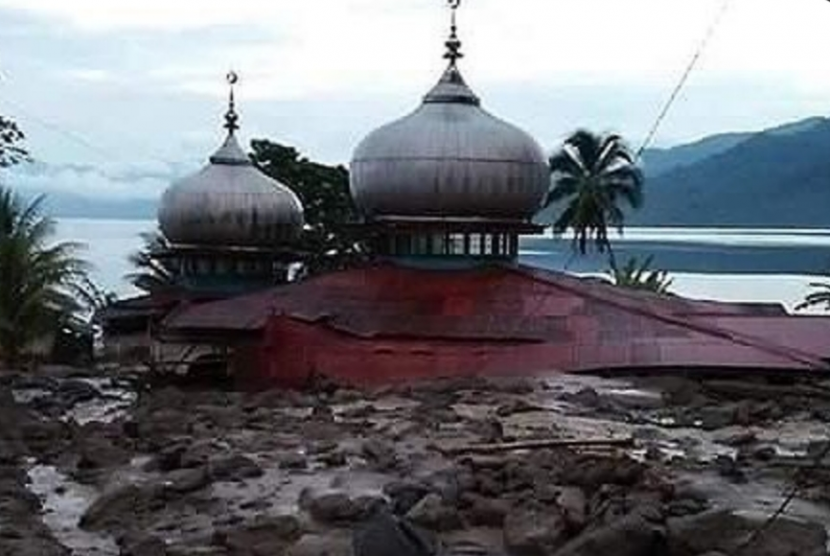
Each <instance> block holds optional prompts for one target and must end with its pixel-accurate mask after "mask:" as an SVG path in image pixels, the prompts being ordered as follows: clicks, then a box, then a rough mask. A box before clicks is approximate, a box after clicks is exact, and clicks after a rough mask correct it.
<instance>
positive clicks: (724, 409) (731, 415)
mask: <svg viewBox="0 0 830 556" xmlns="http://www.w3.org/2000/svg"><path fill="white" fill-rule="evenodd" d="M698 420H699V421H700V427H701V428H702V429H703V430H705V431H714V430H718V429H724V428H726V427H728V426H730V425H732V424H733V423H734V422H735V408H734V407H733V406H729V405H726V406H720V405H717V406H708V407H704V408H703V409H701V410H700V411H699V413H698Z"/></svg>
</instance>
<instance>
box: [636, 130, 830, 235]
mask: <svg viewBox="0 0 830 556" xmlns="http://www.w3.org/2000/svg"><path fill="white" fill-rule="evenodd" d="M724 137H726V139H724ZM739 137H740V136H721V137H720V138H714V141H715V142H714V143H711V142H709V143H707V142H706V140H704V142H701V143H702V144H703V145H704V147H707V146H708V147H711V146H712V145H715V146H723V145H724V144H727V143H728V142H729V141H730V140H733V139H735V140H737V139H738V138H739ZM723 141H726V143H724V142H723ZM684 149H688V147H678V148H677V149H671V150H670V151H677V152H680V153H682V155H685V157H686V158H685V160H686V163H685V164H675V165H674V166H672V167H670V168H669V169H667V170H665V171H663V172H662V173H659V174H657V175H655V174H653V173H650V177H649V180H648V182H647V185H646V188H647V189H646V204H645V206H644V208H643V209H642V210H640V211H639V212H638V213H636V214H632V215H631V217H630V218H629V223H630V224H632V225H648V226H669V225H671V226H751V227H830V210H828V207H830V120H827V119H825V118H812V119H810V120H805V121H802V122H796V123H795V124H790V125H787V126H783V127H779V128H775V129H771V130H767V131H765V132H762V133H758V134H754V135H750V136H747V137H744V138H743V139H741V140H739V141H737V142H736V143H735V144H734V145H732V146H731V147H730V148H726V149H725V150H721V151H718V149H717V148H715V149H714V154H710V155H709V156H703V153H702V150H700V149H698V150H697V151H694V150H693V151H692V155H691V156H689V152H688V151H684ZM677 152H676V153H675V154H677ZM675 158H676V159H680V158H682V156H681V155H678V156H676V157H675ZM695 158H696V160H695ZM689 161H691V162H689Z"/></svg>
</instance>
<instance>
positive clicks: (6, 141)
mask: <svg viewBox="0 0 830 556" xmlns="http://www.w3.org/2000/svg"><path fill="white" fill-rule="evenodd" d="M23 139H24V135H23V132H22V131H20V128H18V127H17V124H16V123H14V121H12V120H10V119H8V118H5V117H4V116H2V115H0V168H6V167H8V166H11V165H13V164H17V163H18V162H23V161H24V160H28V159H29V154H28V153H27V152H26V150H25V149H24V148H23V147H21V146H20V142H21V141H23Z"/></svg>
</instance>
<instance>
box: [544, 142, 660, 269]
mask: <svg viewBox="0 0 830 556" xmlns="http://www.w3.org/2000/svg"><path fill="white" fill-rule="evenodd" d="M550 171H551V175H552V180H551V181H552V183H551V188H550V190H549V191H548V194H547V196H546V197H545V203H544V206H545V208H547V207H549V206H551V205H554V204H557V203H563V207H564V210H563V211H562V212H561V214H560V215H559V217H558V218H557V219H556V221H555V222H554V223H553V231H554V234H556V235H561V234H563V233H564V232H566V231H568V230H569V229H570V230H573V233H574V239H573V247H574V250H575V251H578V252H579V253H581V254H582V255H584V254H585V253H586V252H587V250H588V246H589V243H591V242H593V243H594V245H595V246H596V248H597V250H598V251H599V252H600V253H604V252H606V251H607V252H608V254H609V257H610V258H611V266H612V267H615V266H616V263H615V261H614V256H613V252H612V250H611V243H610V242H609V241H608V227H609V226H614V227H616V228H617V230H618V231H619V233H622V229H623V222H624V220H625V214H624V213H623V210H622V208H621V205H622V204H623V203H624V204H627V205H629V206H630V207H631V208H635V209H636V208H639V207H640V206H641V205H642V203H643V181H644V177H643V173H642V172H641V171H640V169H639V168H638V167H637V165H636V163H635V159H634V155H633V154H632V153H631V151H630V150H629V148H628V147H627V146H626V145H625V143H624V142H623V140H622V138H621V137H620V136H619V135H614V134H609V135H596V134H594V133H591V132H589V131H585V130H579V131H577V132H576V133H574V134H573V135H571V136H570V137H568V139H567V140H566V141H565V144H564V145H563V147H562V149H561V150H560V151H559V152H558V153H556V154H554V155H553V156H552V157H551V159H550Z"/></svg>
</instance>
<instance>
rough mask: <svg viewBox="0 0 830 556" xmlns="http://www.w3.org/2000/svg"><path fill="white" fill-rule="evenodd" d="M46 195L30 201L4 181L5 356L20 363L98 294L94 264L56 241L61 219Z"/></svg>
mask: <svg viewBox="0 0 830 556" xmlns="http://www.w3.org/2000/svg"><path fill="white" fill-rule="evenodd" d="M42 204H43V197H38V198H37V199H35V200H34V201H32V202H31V203H28V204H25V203H24V202H23V201H22V200H21V198H20V197H18V196H17V195H16V194H15V193H14V192H13V191H12V190H11V189H9V188H5V187H2V186H0V361H4V362H5V363H7V364H9V365H15V364H17V363H18V362H19V360H20V357H21V355H22V354H23V353H25V351H26V350H27V349H29V348H31V347H33V344H34V343H35V342H37V341H38V340H43V339H45V338H47V337H48V336H50V335H51V334H53V333H54V332H55V331H56V330H58V329H59V328H60V327H62V326H63V325H64V324H65V323H67V322H69V321H72V320H73V319H75V318H76V317H77V316H78V315H80V314H82V313H83V312H84V309H85V308H86V307H87V304H88V302H90V301H91V299H92V297H94V293H93V291H92V290H91V289H90V287H89V286H90V281H89V277H88V272H89V270H90V265H89V264H88V263H87V262H85V261H84V260H82V259H80V258H78V256H77V252H78V250H79V249H80V248H81V247H82V246H81V245H79V244H77V243H73V242H62V243H50V242H51V239H52V237H53V235H54V232H55V222H54V220H52V219H51V218H48V217H46V216H43V215H42V213H41V207H42Z"/></svg>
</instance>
